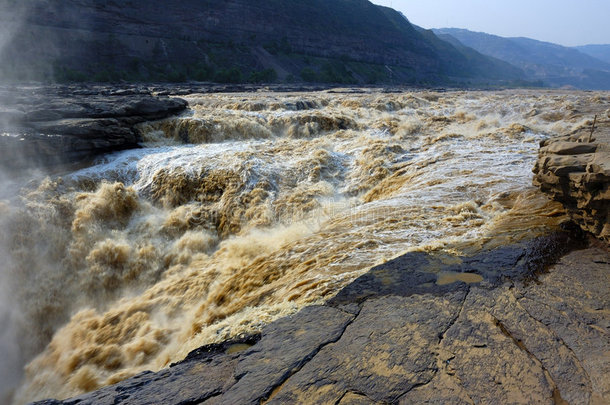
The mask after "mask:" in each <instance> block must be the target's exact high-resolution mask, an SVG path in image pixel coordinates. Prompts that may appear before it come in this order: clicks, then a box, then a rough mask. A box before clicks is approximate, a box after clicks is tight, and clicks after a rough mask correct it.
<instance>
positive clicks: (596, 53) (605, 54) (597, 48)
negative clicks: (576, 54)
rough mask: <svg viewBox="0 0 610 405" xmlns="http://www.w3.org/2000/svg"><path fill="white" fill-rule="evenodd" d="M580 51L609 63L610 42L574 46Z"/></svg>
mask: <svg viewBox="0 0 610 405" xmlns="http://www.w3.org/2000/svg"><path fill="white" fill-rule="evenodd" d="M574 48H576V49H578V50H579V51H580V52H582V53H586V54H587V55H589V56H592V57H594V58H597V59H599V60H601V61H604V62H606V63H610V44H607V45H583V46H575V47H574Z"/></svg>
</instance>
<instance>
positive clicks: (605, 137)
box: [534, 113, 610, 242]
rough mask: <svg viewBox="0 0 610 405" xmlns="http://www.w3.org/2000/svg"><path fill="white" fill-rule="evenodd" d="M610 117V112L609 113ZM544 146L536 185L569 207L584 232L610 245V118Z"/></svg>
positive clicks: (547, 141) (537, 171)
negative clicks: (609, 214)
mask: <svg viewBox="0 0 610 405" xmlns="http://www.w3.org/2000/svg"><path fill="white" fill-rule="evenodd" d="M608 114H610V113H608ZM596 124H597V125H596V126H595V128H594V131H593V133H591V129H592V127H583V128H581V129H579V130H577V131H574V132H573V133H571V134H568V135H566V136H562V137H558V138H552V139H548V140H545V141H543V142H542V143H541V145H540V146H541V147H540V152H539V154H538V161H537V163H536V166H535V167H534V174H535V176H534V185H536V186H538V187H540V189H541V190H542V191H543V192H545V193H546V194H547V195H549V196H550V197H551V198H552V199H553V200H555V201H559V202H561V203H562V204H563V205H564V207H566V209H567V211H568V213H569V214H570V216H571V217H572V219H573V220H574V221H575V222H576V223H578V224H579V225H580V226H581V228H582V229H584V230H585V231H588V232H591V233H592V234H594V235H595V236H597V237H599V238H601V239H603V240H605V241H606V242H610V217H609V216H608V213H609V212H608V209H609V208H610V116H608V117H604V118H603V119H601V120H599V121H597V123H596Z"/></svg>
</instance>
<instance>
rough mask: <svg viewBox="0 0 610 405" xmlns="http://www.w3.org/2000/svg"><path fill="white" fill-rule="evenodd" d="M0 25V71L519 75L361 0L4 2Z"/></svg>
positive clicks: (105, 77) (259, 76) (105, 76)
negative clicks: (426, 33)
mask: <svg viewBox="0 0 610 405" xmlns="http://www.w3.org/2000/svg"><path fill="white" fill-rule="evenodd" d="M0 23H1V24H2V26H3V28H2V29H1V31H2V33H1V35H0V37H2V38H3V41H2V42H4V46H2V43H0V57H2V60H3V61H6V63H4V64H3V68H2V69H1V70H2V72H1V73H2V74H3V75H4V77H5V78H15V79H32V78H34V79H36V78H46V79H56V80H76V81H78V80H82V81H85V80H101V81H109V80H110V81H116V80H121V79H124V80H158V79H164V80H170V81H171V80H174V81H179V80H183V79H186V78H189V79H196V80H213V81H221V82H243V81H253V82H257V81H274V80H276V79H277V78H279V79H281V80H283V81H313V82H315V81H322V82H344V83H357V82H361V83H369V82H391V83H404V82H411V83H412V82H418V81H426V82H429V83H432V82H435V83H439V82H443V81H445V82H446V81H447V80H448V78H450V77H451V78H453V79H452V80H458V81H459V80H466V79H469V80H475V81H476V80H481V79H483V80H491V79H508V80H510V79H515V78H519V77H521V72H520V71H519V70H518V69H516V68H514V67H512V66H510V65H508V64H506V63H504V62H500V61H497V63H494V64H493V65H494V67H493V68H492V69H490V68H489V67H490V66H489V65H485V64H480V63H478V62H480V61H477V60H474V61H473V60H472V55H467V54H464V53H462V52H461V51H459V50H457V49H455V48H453V47H452V46H451V45H449V44H446V43H445V44H444V46H442V47H440V46H438V44H437V43H436V42H435V41H432V40H430V38H428V37H426V36H424V35H422V34H420V33H419V32H417V31H416V30H415V29H414V27H413V26H412V25H411V24H410V23H409V22H408V21H407V19H406V18H404V17H403V16H402V15H401V14H399V13H398V12H396V11H394V10H392V9H388V8H384V7H380V6H376V5H374V4H372V3H370V2H369V1H367V0H332V1H328V0H307V1H297V0H283V1H278V0H264V1H256V2H252V1H246V0H228V1H211V0H182V1H178V0H169V1H168V0H150V1H142V0H135V1H129V2H117V1H107V2H98V1H94V0H61V1H60V0H31V1H27V2H15V1H11V0H2V1H0ZM431 35H432V36H433V34H431ZM441 42H442V41H441ZM447 47H448V48H450V49H447ZM479 56H480V57H481V58H483V59H486V58H487V57H483V56H482V55H479ZM475 59H476V58H475Z"/></svg>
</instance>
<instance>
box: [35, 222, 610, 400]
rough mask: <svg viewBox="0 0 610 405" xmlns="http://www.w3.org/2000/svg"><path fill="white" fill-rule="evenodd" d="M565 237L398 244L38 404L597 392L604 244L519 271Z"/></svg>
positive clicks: (569, 396) (549, 256) (550, 256)
mask: <svg viewBox="0 0 610 405" xmlns="http://www.w3.org/2000/svg"><path fill="white" fill-rule="evenodd" d="M574 244H575V241H574V240H572V239H570V238H568V237H566V235H565V234H560V235H556V236H555V237H551V238H546V239H539V240H535V241H533V242H532V243H528V244H522V245H514V246H509V247H504V248H501V249H496V250H492V251H487V252H482V253H480V254H478V255H476V256H474V257H469V258H464V260H463V261H462V263H459V260H457V261H451V260H449V261H447V260H445V261H443V260H440V259H438V258H434V257H433V256H429V255H427V254H424V253H409V254H407V255H405V256H403V257H400V258H398V259H396V260H393V261H390V262H388V263H385V264H383V265H380V266H378V267H376V268H374V269H372V270H371V271H370V272H369V273H367V274H365V275H364V276H362V277H360V278H359V279H357V280H356V281H355V282H354V283H352V284H351V285H350V286H348V287H347V288H346V289H344V290H343V291H341V292H340V293H339V295H337V296H336V297H335V298H333V299H332V300H330V301H329V302H328V303H327V304H326V305H322V306H313V307H308V308H305V309H303V310H302V311H300V312H299V313H297V314H295V315H293V316H290V317H287V318H283V319H280V320H278V321H276V322H273V323H271V324H270V325H268V326H267V327H266V328H264V330H263V332H262V335H261V336H251V337H249V338H245V339H243V340H241V341H232V342H226V343H223V344H215V345H209V346H205V347H202V348H200V349H198V350H196V351H194V352H192V353H191V354H190V355H189V356H188V357H187V358H186V359H185V360H183V361H182V362H180V363H177V364H174V365H172V366H171V367H170V368H168V369H165V370H162V371H160V372H158V373H150V372H147V373H143V374H140V375H138V376H136V377H133V378H131V379H128V380H125V381H123V382H121V383H119V384H116V385H113V386H110V387H106V388H103V389H101V390H99V391H96V392H92V393H89V394H85V395H82V396H79V397H76V398H72V399H69V400H65V401H57V400H47V401H42V402H40V403H39V404H40V405H42V404H44V405H59V404H65V405H68V404H77V403H78V404H81V405H83V404H115V403H129V404H150V403H164V404H192V403H202V404H225V403H232V404H233V403H235V404H237V403H239V404H260V403H271V404H282V403H320V404H343V405H346V404H382V403H399V404H411V403H435V404H442V403H448V402H450V403H459V404H462V403H463V404H471V403H515V404H529V403H543V404H553V403H555V404H557V403H565V402H564V401H567V402H568V403H574V404H576V403H578V404H597V403H599V404H601V403H608V401H610V380H609V379H608V378H607V376H608V375H609V373H610V369H609V364H610V362H609V360H610V359H609V358H608V349H609V346H610V342H609V341H608V335H607V332H606V331H607V328H608V326H609V325H610V323H609V322H610V318H609V317H608V306H609V304H610V295H609V291H608V288H607V285H608V284H607V283H608V265H609V264H610V257H609V254H608V251H607V249H606V248H605V247H602V246H599V247H590V248H588V249H586V250H580V251H576V252H573V253H571V254H568V255H567V256H564V257H563V258H561V260H559V262H558V263H557V264H556V265H555V266H554V267H552V268H551V269H550V271H548V272H547V273H545V274H542V275H540V276H539V281H540V282H531V283H527V282H523V280H524V278H525V279H529V278H530V277H532V275H533V273H532V270H533V269H534V268H536V269H539V268H540V265H542V264H543V262H544V261H546V260H557V258H556V255H557V254H560V253H561V252H562V251H563V250H562V249H563V248H565V247H566V246H574ZM444 263H445V264H444ZM446 263H454V264H446ZM439 266H440V268H441V269H442V270H444V271H452V272H455V273H458V274H464V273H465V272H466V273H468V274H476V275H479V276H480V282H478V283H475V284H467V283H464V282H455V283H452V284H446V285H437V283H435V280H436V276H435V274H434V273H429V272H427V271H430V270H429V269H432V268H435V269H438V268H439ZM443 266H444V267H443ZM504 268H506V269H512V270H513V272H512V273H510V275H509V277H508V278H506V277H499V275H500V273H502V271H501V270H502V269H504ZM426 269H428V270H426ZM471 280H472V281H479V280H477V279H475V278H472V279H471Z"/></svg>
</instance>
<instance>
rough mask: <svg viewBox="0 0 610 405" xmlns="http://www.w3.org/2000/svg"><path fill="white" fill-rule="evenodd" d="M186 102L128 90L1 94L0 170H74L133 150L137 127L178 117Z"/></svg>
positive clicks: (11, 90)
mask: <svg viewBox="0 0 610 405" xmlns="http://www.w3.org/2000/svg"><path fill="white" fill-rule="evenodd" d="M186 107H187V102H186V101H184V100H182V99H178V98H170V97H166V96H153V94H152V93H151V92H150V91H149V90H148V89H147V88H144V87H142V88H139V87H137V86H130V87H125V88H118V87H112V86H85V85H81V86H31V87H24V86H20V87H2V88H0V168H4V169H9V170H10V169H12V170H19V169H22V168H25V167H33V166H34V167H36V166H38V167H53V166H57V165H60V164H66V163H69V164H75V163H78V162H82V161H84V160H86V159H90V158H92V157H95V156H97V155H99V154H102V153H107V152H113V151H117V150H122V149H128V148H134V147H137V146H138V134H137V132H136V131H135V129H134V126H135V125H136V124H138V123H141V122H145V121H150V120H155V119H161V118H165V117H168V116H170V115H174V114H178V113H180V112H181V111H183V110H184V109H186Z"/></svg>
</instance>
